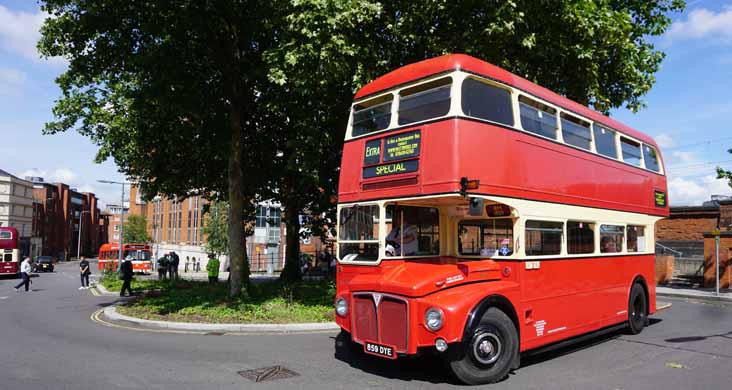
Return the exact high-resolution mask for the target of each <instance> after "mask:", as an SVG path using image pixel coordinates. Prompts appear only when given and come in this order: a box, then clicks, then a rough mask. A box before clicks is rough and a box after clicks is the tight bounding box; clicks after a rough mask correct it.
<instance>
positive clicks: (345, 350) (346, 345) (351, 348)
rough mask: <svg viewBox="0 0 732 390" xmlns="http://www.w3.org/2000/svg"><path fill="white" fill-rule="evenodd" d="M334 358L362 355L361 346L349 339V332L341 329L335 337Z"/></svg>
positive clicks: (351, 357) (349, 357)
mask: <svg viewBox="0 0 732 390" xmlns="http://www.w3.org/2000/svg"><path fill="white" fill-rule="evenodd" d="M335 353H336V358H340V359H341V360H351V359H353V358H355V357H358V356H360V355H362V354H363V353H364V352H363V346H362V345H361V344H358V343H356V342H354V341H353V340H351V334H350V333H348V332H346V331H345V330H343V329H341V332H340V333H338V336H336V339H335Z"/></svg>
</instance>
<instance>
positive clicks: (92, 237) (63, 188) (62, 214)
mask: <svg viewBox="0 0 732 390" xmlns="http://www.w3.org/2000/svg"><path fill="white" fill-rule="evenodd" d="M27 179H28V180H29V181H31V182H32V183H33V197H34V198H35V202H36V203H37V204H38V206H37V213H38V216H37V220H38V225H37V226H36V228H35V229H37V231H38V234H40V237H41V238H42V241H43V249H42V251H41V252H42V254H43V255H47V256H54V257H56V258H58V259H62V260H69V259H70V258H71V257H76V256H77V253H81V254H84V255H88V256H93V255H95V254H96V253H97V252H98V250H99V247H100V246H101V245H102V244H104V243H105V242H106V238H105V235H103V234H100V229H104V226H106V225H105V224H104V223H102V217H101V213H100V211H99V204H98V199H97V197H96V196H95V195H94V194H92V193H88V192H79V191H77V190H76V189H74V188H71V187H69V186H68V185H67V184H64V183H48V182H46V181H44V180H43V178H41V177H29V178H27Z"/></svg>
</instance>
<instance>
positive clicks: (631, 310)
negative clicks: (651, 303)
mask: <svg viewBox="0 0 732 390" xmlns="http://www.w3.org/2000/svg"><path fill="white" fill-rule="evenodd" d="M647 302H648V300H647V299H646V291H645V290H644V289H643V286H641V284H640V283H634V284H633V287H632V288H631V289H630V299H629V300H628V331H629V332H630V333H631V334H638V333H640V332H642V331H643V328H644V327H645V326H646V322H647V321H648V304H647Z"/></svg>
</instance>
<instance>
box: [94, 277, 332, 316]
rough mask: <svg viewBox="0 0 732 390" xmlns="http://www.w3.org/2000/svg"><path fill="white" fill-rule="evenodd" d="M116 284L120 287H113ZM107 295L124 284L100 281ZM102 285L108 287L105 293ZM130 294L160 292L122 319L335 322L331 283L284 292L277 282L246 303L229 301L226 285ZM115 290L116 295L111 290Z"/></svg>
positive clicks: (262, 286)
mask: <svg viewBox="0 0 732 390" xmlns="http://www.w3.org/2000/svg"><path fill="white" fill-rule="evenodd" d="M117 282H119V283H117ZM100 283H102V284H104V285H105V287H107V289H110V291H119V288H120V287H121V286H122V281H117V280H111V281H109V282H105V278H102V280H100ZM106 283H109V287H108V286H107V284H106ZM132 284H133V289H147V290H150V289H159V290H160V291H152V292H149V293H147V294H145V295H144V296H142V297H141V298H139V299H137V300H134V301H132V302H130V303H129V304H128V305H125V306H120V307H118V308H117V309H118V311H119V312H120V313H122V314H125V315H129V316H133V317H139V318H145V319H151V320H165V321H177V322H211V323H297V322H328V321H333V320H334V318H335V317H334V312H333V298H334V296H335V283H334V282H333V281H321V282H300V283H297V284H295V285H291V286H285V285H283V284H282V283H280V282H279V281H273V282H265V283H258V284H253V285H252V286H251V288H250V290H251V291H250V294H249V297H237V298H233V299H232V298H229V297H228V292H229V289H228V285H226V284H224V283H220V284H216V285H211V284H208V283H206V282H197V281H187V280H180V281H177V282H176V283H175V284H174V285H173V284H170V283H169V282H165V281H162V282H161V281H157V280H151V281H140V282H137V281H135V282H133V283H132ZM115 287H116V290H111V289H113V288H115Z"/></svg>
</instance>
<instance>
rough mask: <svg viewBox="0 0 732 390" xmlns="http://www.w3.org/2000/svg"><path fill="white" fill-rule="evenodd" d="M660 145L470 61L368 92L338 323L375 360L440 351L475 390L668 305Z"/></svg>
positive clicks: (357, 104) (362, 94) (344, 220)
mask: <svg viewBox="0 0 732 390" xmlns="http://www.w3.org/2000/svg"><path fill="white" fill-rule="evenodd" d="M666 191H667V189H666V177H665V175H664V168H663V162H662V159H661V155H660V153H659V151H658V146H657V145H656V143H655V142H654V141H653V139H651V138H650V137H648V136H647V135H644V134H642V133H640V132H638V131H635V130H633V129H631V128H629V127H628V126H625V125H623V124H621V123H619V122H617V121H615V120H613V119H611V118H609V117H606V116H604V115H601V114H599V113H597V112H595V111H593V110H591V109H588V108H587V107H585V106H582V105H580V104H577V103H575V102H573V101H571V100H568V99H566V98H564V97H562V96H560V95H558V94H556V93H553V92H551V91H549V90H547V89H545V88H542V87H540V86H538V85H536V84H534V83H532V82H529V81H527V80H525V79H523V78H521V77H518V76H516V75H514V74H511V73H510V72H507V71H505V70H503V69H501V68H498V67H496V66H493V65H491V64H489V63H486V62H483V61H480V60H478V59H476V58H473V57H469V56H466V55H447V56H442V57H438V58H434V59H430V60H426V61H422V62H419V63H415V64H411V65H407V66H404V67H403V68H400V69H397V70H395V71H393V72H391V73H388V74H386V75H384V76H382V77H380V78H378V79H376V80H375V81H373V82H371V83H370V84H368V85H366V86H364V87H363V88H362V89H361V90H360V91H358V93H357V94H356V96H355V101H354V103H353V105H352V111H351V117H350V120H349V124H348V129H347V132H346V140H345V144H344V149H343V158H342V165H341V173H340V187H339V198H338V201H339V204H338V266H337V295H336V301H335V306H336V320H337V323H338V324H339V325H340V327H341V328H342V330H343V331H344V335H346V336H347V337H350V339H351V340H352V342H354V343H357V344H361V345H363V349H364V351H365V352H367V353H370V354H374V355H378V356H382V357H386V358H394V359H396V358H398V357H400V356H406V355H415V354H417V353H418V352H419V351H420V350H422V349H436V350H437V351H439V352H440V353H441V354H442V355H443V356H444V358H445V359H446V360H447V361H448V366H449V367H450V369H451V371H452V372H453V373H454V374H455V376H456V377H457V378H458V379H460V380H461V381H463V382H465V383H469V384H477V383H490V382H495V381H498V380H500V379H502V378H503V377H505V376H506V375H507V373H508V372H509V371H510V370H511V369H513V368H517V367H518V366H519V364H520V356H521V354H522V353H524V352H527V351H537V350H541V349H544V348H545V347H546V348H549V347H552V346H556V345H557V344H558V343H559V342H562V341H566V340H568V339H572V338H574V337H575V336H578V335H581V334H587V333H590V332H594V331H599V330H610V329H616V328H619V327H627V328H628V329H629V330H630V332H633V333H638V332H640V331H641V330H642V329H643V327H644V326H645V325H646V323H647V318H648V315H649V314H652V313H654V312H655V310H656V303H655V301H656V300H655V298H656V297H655V295H656V293H655V279H654V278H655V276H654V247H655V238H654V236H653V234H654V224H655V223H656V222H657V221H658V220H660V219H662V218H664V217H666V216H668V206H667V199H666Z"/></svg>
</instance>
